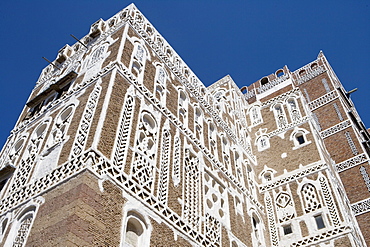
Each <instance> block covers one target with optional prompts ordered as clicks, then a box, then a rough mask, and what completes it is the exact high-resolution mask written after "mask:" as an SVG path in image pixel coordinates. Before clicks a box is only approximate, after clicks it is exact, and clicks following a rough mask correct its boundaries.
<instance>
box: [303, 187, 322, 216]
mask: <svg viewBox="0 0 370 247" xmlns="http://www.w3.org/2000/svg"><path fill="white" fill-rule="evenodd" d="M301 195H302V200H303V204H304V209H305V212H306V213H309V212H312V211H315V210H316V209H319V208H321V203H320V200H319V196H318V194H317V191H316V187H315V186H314V185H313V184H312V183H306V184H305V185H303V186H302V189H301Z"/></svg>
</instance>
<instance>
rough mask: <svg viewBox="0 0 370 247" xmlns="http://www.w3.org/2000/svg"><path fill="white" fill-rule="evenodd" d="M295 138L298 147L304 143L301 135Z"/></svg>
mask: <svg viewBox="0 0 370 247" xmlns="http://www.w3.org/2000/svg"><path fill="white" fill-rule="evenodd" d="M296 138H297V141H298V143H299V145H302V144H303V143H305V140H304V137H303V135H297V136H296Z"/></svg>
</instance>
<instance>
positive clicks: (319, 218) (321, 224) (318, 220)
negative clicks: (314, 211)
mask: <svg viewBox="0 0 370 247" xmlns="http://www.w3.org/2000/svg"><path fill="white" fill-rule="evenodd" d="M315 221H316V225H317V229H323V228H325V223H324V219H323V218H322V215H321V214H319V215H316V216H315Z"/></svg>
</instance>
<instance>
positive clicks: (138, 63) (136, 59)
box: [131, 42, 146, 77]
mask: <svg viewBox="0 0 370 247" xmlns="http://www.w3.org/2000/svg"><path fill="white" fill-rule="evenodd" d="M145 60H146V51H145V48H144V46H143V45H142V44H141V43H139V42H135V47H134V51H133V56H132V58H131V73H132V74H134V75H135V76H136V77H138V76H139V75H140V74H141V72H142V71H143V68H144V66H145Z"/></svg>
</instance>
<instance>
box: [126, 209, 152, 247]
mask: <svg viewBox="0 0 370 247" xmlns="http://www.w3.org/2000/svg"><path fill="white" fill-rule="evenodd" d="M123 231H124V232H123V243H122V246H125V247H126V246H130V247H145V246H149V243H150V231H149V229H148V225H147V223H146V222H145V220H144V218H143V217H142V216H141V215H140V214H138V213H136V212H133V211H129V212H128V213H127V217H126V221H125V225H124V227H123Z"/></svg>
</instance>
